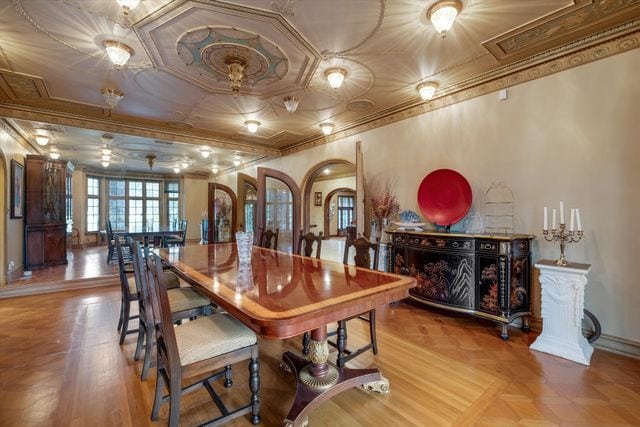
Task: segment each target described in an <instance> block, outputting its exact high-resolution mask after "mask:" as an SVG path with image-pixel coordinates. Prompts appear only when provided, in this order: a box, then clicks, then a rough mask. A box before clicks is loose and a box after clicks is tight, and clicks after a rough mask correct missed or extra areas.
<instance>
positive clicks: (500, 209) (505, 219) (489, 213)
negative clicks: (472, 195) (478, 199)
mask: <svg viewBox="0 0 640 427" xmlns="http://www.w3.org/2000/svg"><path fill="white" fill-rule="evenodd" d="M484 232H485V233H487V234H513V191H511V189H510V188H509V187H507V186H506V185H505V184H504V183H502V182H494V183H493V184H491V186H490V187H489V189H488V190H487V192H486V193H485V194H484Z"/></svg>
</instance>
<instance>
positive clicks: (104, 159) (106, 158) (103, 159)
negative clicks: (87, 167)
mask: <svg viewBox="0 0 640 427" xmlns="http://www.w3.org/2000/svg"><path fill="white" fill-rule="evenodd" d="M100 160H102V161H103V162H109V161H111V156H110V155H108V154H103V155H102V157H100Z"/></svg>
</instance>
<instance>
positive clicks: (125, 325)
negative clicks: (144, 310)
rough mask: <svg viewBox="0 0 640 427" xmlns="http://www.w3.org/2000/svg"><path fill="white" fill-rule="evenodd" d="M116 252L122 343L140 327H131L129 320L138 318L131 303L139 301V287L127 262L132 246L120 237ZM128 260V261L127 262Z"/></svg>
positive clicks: (119, 326) (116, 243)
mask: <svg viewBox="0 0 640 427" xmlns="http://www.w3.org/2000/svg"><path fill="white" fill-rule="evenodd" d="M114 245H115V254H116V258H117V260H118V273H119V276H120V290H121V291H122V298H121V300H120V319H119V320H118V331H119V332H120V345H122V344H123V343H124V339H125V337H126V336H127V335H128V334H135V333H136V332H138V329H129V320H132V319H138V318H139V316H138V315H133V316H132V315H131V303H132V302H134V301H138V297H139V295H138V289H137V288H136V282H135V278H134V277H133V275H131V274H129V273H131V272H132V270H131V269H127V267H126V264H127V263H129V264H130V261H131V247H130V246H129V245H127V244H124V243H121V242H120V239H115V243H114ZM127 261H128V262H127Z"/></svg>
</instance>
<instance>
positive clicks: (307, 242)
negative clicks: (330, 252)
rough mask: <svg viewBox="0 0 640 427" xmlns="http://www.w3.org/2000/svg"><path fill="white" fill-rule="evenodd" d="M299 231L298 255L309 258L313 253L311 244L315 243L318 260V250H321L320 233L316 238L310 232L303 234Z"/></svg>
mask: <svg viewBox="0 0 640 427" xmlns="http://www.w3.org/2000/svg"><path fill="white" fill-rule="evenodd" d="M303 233H304V231H303V230H300V241H299V242H298V248H299V249H298V251H299V252H300V255H304V256H307V257H310V256H311V254H312V253H313V242H316V258H317V259H320V250H321V249H322V231H321V232H320V233H319V234H318V235H317V236H316V235H315V234H313V233H312V232H308V233H307V234H303Z"/></svg>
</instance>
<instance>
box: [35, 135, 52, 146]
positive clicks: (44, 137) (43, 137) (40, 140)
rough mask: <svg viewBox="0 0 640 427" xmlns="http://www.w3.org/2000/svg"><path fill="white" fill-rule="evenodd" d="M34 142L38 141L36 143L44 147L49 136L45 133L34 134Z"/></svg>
mask: <svg viewBox="0 0 640 427" xmlns="http://www.w3.org/2000/svg"><path fill="white" fill-rule="evenodd" d="M35 139H36V142H37V143H38V145H40V146H42V147H44V146H45V145H47V144H48V143H49V137H48V136H47V135H36V136H35Z"/></svg>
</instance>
